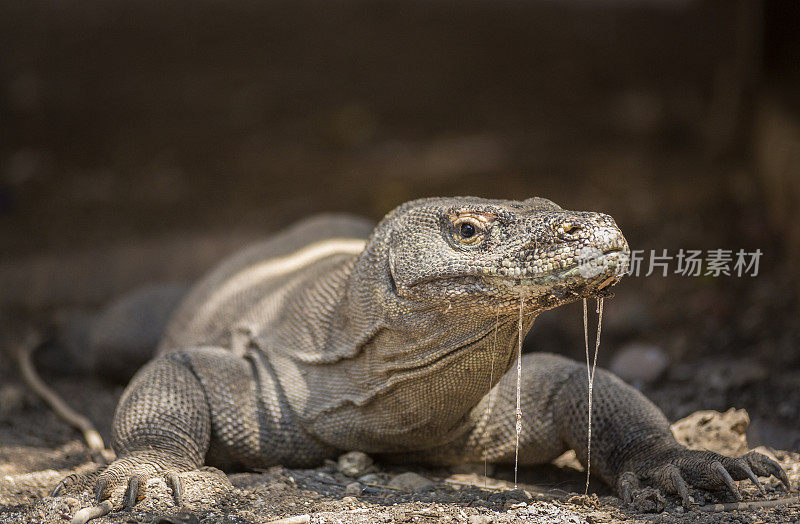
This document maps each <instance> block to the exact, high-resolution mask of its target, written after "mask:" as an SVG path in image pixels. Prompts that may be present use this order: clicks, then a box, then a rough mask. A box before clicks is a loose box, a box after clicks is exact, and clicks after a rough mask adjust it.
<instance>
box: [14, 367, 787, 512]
mask: <svg viewBox="0 0 800 524" xmlns="http://www.w3.org/2000/svg"><path fill="white" fill-rule="evenodd" d="M55 387H56V389H57V390H59V391H60V392H62V393H63V394H65V395H66V396H67V398H69V399H70V402H71V403H72V404H73V405H74V406H75V407H77V408H78V409H80V410H85V411H86V412H87V413H89V414H90V416H92V417H93V418H97V420H98V421H100V422H104V423H103V424H102V425H101V431H102V432H103V433H104V436H105V437H106V438H108V433H107V432H108V421H109V420H110V415H111V412H112V410H113V407H114V403H115V401H116V399H117V397H118V396H119V394H120V393H121V388H119V387H109V385H107V384H103V383H99V382H96V381H91V380H87V381H69V380H63V379H62V380H59V381H57V382H56V383H55ZM0 394H1V395H2V401H3V402H2V406H3V411H2V415H0V443H2V446H0V522H4V523H6V522H7V523H12V522H30V523H36V522H64V521H68V520H69V518H70V517H71V516H72V515H73V514H74V512H75V511H77V509H79V508H80V507H84V506H87V505H89V495H88V494H86V493H84V494H69V495H67V496H61V497H57V498H49V497H47V494H48V492H49V491H50V490H51V489H52V488H53V487H54V486H55V484H57V483H58V482H59V480H61V479H62V478H63V477H65V476H66V475H67V474H69V473H74V472H81V473H86V472H88V471H91V470H93V469H96V467H98V465H97V464H94V463H93V462H92V460H91V458H90V456H89V453H88V451H87V449H86V447H85V446H84V445H83V443H82V442H81V440H80V439H79V438H77V436H76V434H75V433H74V432H73V431H72V430H71V429H70V428H68V427H66V426H65V424H64V423H63V422H61V421H60V420H59V419H57V418H56V417H55V416H54V415H53V414H52V413H51V412H50V411H49V410H47V409H45V408H44V407H43V406H42V405H41V403H40V402H39V401H38V400H37V399H36V398H34V397H32V396H31V394H30V393H28V392H27V391H25V389H24V387H22V386H21V385H20V384H19V383H18V382H15V381H11V382H6V383H5V385H4V386H3V387H2V390H0ZM774 455H775V456H776V458H778V459H779V461H780V462H781V464H782V465H783V467H784V468H785V469H786V471H787V472H788V473H789V477H790V479H791V483H792V485H793V486H794V488H795V489H794V496H795V497H796V496H797V486H798V483H800V454H798V453H790V452H781V451H774ZM340 470H341V468H340V467H339V466H338V465H337V463H336V462H334V461H330V462H329V463H327V464H325V465H322V466H321V467H318V468H315V469H308V470H297V469H286V468H283V467H275V468H271V469H270V470H268V471H260V472H249V473H233V474H230V475H229V479H230V483H231V485H232V486H225V485H222V484H221V483H219V482H218V481H216V480H215V479H214V478H213V477H209V479H206V480H204V478H200V480H199V481H198V482H197V483H193V484H190V486H191V487H190V488H188V489H187V493H186V494H185V501H184V506H183V507H181V508H176V507H175V506H174V504H173V502H172V498H171V496H170V492H169V489H168V488H167V486H166V484H165V483H164V482H163V481H162V480H161V479H157V480H154V481H151V482H150V483H149V484H148V486H147V488H148V496H147V497H146V499H145V500H144V501H142V502H141V503H140V504H139V505H138V506H137V508H136V510H135V511H133V512H131V513H112V514H110V515H108V516H106V517H103V518H100V519H98V520H97V521H96V522H98V523H112V522H113V523H123V522H124V523H129V522H164V523H177V522H186V523H190V522H209V523H210V522H225V523H265V522H271V521H273V520H275V519H281V518H290V517H294V518H295V519H296V520H287V521H286V522H342V523H356V522H439V521H440V522H468V523H470V524H475V523H489V522H524V521H528V522H559V523H560V522H563V523H584V522H586V523H604V522H620V521H628V522H658V523H681V522H707V523H712V522H713V523H718V522H743V523H744V522H747V523H756V522H795V521H798V520H800V500H798V499H795V501H794V504H788V505H781V506H777V507H773V508H757V509H745V510H739V511H735V512H721V513H703V512H700V511H690V512H688V513H687V512H686V511H684V509H683V508H682V507H681V506H680V505H679V504H678V503H677V500H676V499H675V498H672V497H667V498H666V499H661V500H660V501H659V497H657V496H653V497H652V498H651V499H649V500H648V502H650V503H651V504H652V506H651V507H650V508H644V509H649V510H650V512H643V511H637V510H635V509H632V508H627V507H625V506H624V505H622V504H621V503H620V500H619V499H617V498H616V497H614V496H611V495H610V493H609V490H608V488H606V487H604V486H602V485H601V484H600V483H595V482H593V484H592V486H591V495H590V496H589V497H586V496H583V495H582V487H583V481H584V477H583V473H582V472H579V471H577V470H575V469H572V468H571V467H569V466H564V467H558V466H542V467H537V468H525V469H524V470H523V471H522V472H521V475H520V482H519V485H518V489H513V468H512V467H511V466H498V467H493V466H491V465H490V466H489V470H488V472H489V473H490V477H489V478H486V477H484V476H483V473H484V466H483V465H480V464H479V465H474V466H471V467H464V468H459V469H455V470H444V469H426V468H423V467H414V466H410V465H409V466H402V467H400V466H389V465H382V464H377V465H372V466H369V467H367V468H364V470H363V471H360V472H358V473H357V475H358V479H356V478H353V477H351V476H347V475H345V474H344V473H343V472H342V471H340ZM407 472H413V473H416V474H417V475H419V476H420V477H422V478H419V477H414V476H412V478H411V481H410V482H406V483H405V484H403V483H402V482H401V481H398V480H396V479H398V475H400V474H401V473H407ZM348 473H350V474H351V475H352V472H348ZM192 476H193V475H192V474H184V478H187V477H192ZM407 476H408V475H405V476H404V477H407ZM404 477H400V479H402V478H404ZM194 479H195V480H197V476H196V475H195V476H194ZM397 482H401V483H400V484H397ZM352 483H357V487H352V486H348V485H349V484H352ZM392 486H394V487H392ZM398 486H399V487H398ZM765 487H766V489H767V498H769V499H775V498H780V497H785V496H786V495H787V494H786V493H785V492H784V491H783V490H782V489H780V488H778V487H777V482H776V481H774V479H772V480H770V481H768V482H765ZM403 488H405V489H403ZM740 489H741V491H742V494H743V498H744V500H745V501H747V500H761V497H760V496H759V495H758V494H757V492H756V490H755V488H754V487H753V486H751V485H750V483H749V482H744V481H743V482H741V483H740ZM351 490H354V491H351ZM693 494H694V496H695V497H696V500H697V502H702V503H705V504H708V503H717V502H729V500H727V499H726V498H725V496H724V495H714V494H707V493H706V494H701V493H700V492H693ZM640 503H641V501H640Z"/></svg>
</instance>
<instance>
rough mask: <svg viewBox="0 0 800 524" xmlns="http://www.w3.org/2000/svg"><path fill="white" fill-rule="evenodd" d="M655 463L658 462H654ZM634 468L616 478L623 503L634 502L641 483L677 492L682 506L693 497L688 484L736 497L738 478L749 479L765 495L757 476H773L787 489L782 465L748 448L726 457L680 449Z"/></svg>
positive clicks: (690, 501) (673, 492)
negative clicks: (747, 450) (735, 456)
mask: <svg viewBox="0 0 800 524" xmlns="http://www.w3.org/2000/svg"><path fill="white" fill-rule="evenodd" d="M654 462H656V463H657V465H653V463H654ZM636 469H637V470H636V471H626V472H624V473H622V474H621V475H620V476H619V477H618V478H617V492H618V493H619V495H620V497H621V498H622V500H623V501H624V502H625V503H630V502H632V501H633V498H634V494H635V493H636V491H637V490H639V489H640V486H641V482H646V483H649V484H652V485H653V486H655V487H657V488H660V489H661V490H663V491H665V492H667V493H670V494H673V495H678V496H679V497H680V498H681V502H682V504H683V506H684V507H685V508H687V509H688V508H689V507H690V506H691V503H692V499H691V497H690V496H689V487H690V486H691V487H693V488H696V489H704V490H712V491H718V490H726V491H727V492H729V493H730V494H731V496H732V497H733V498H734V499H735V500H736V501H739V500H741V498H742V497H741V494H740V493H739V489H738V487H737V486H736V482H735V481H737V480H745V479H749V480H750V481H751V482H752V483H753V485H755V486H756V488H758V491H759V492H760V493H761V494H762V495H766V492H765V491H764V487H763V486H762V485H761V482H760V481H759V480H758V477H769V476H773V477H775V478H777V479H778V480H780V481H781V483H783V485H784V486H785V487H786V489H787V490H788V489H790V488H789V478H788V477H787V476H786V472H785V471H783V468H781V466H780V465H779V464H778V463H777V462H775V461H774V460H772V459H770V458H769V457H767V456H765V455H762V454H761V453H757V452H755V451H751V452H749V453H747V454H746V455H743V456H741V457H738V458H732V457H725V456H723V455H719V454H717V453H714V452H711V451H692V450H682V452H679V453H677V454H670V456H668V458H666V459H664V460H657V461H646V463H645V464H642V465H641V466H640V467H639V468H636Z"/></svg>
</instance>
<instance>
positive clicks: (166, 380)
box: [54, 347, 335, 515]
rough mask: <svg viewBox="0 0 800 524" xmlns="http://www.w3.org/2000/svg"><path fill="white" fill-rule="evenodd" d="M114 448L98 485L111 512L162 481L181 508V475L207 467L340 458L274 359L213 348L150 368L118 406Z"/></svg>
mask: <svg viewBox="0 0 800 524" xmlns="http://www.w3.org/2000/svg"><path fill="white" fill-rule="evenodd" d="M112 446H113V448H114V450H115V451H116V452H117V456H118V458H117V460H115V461H114V462H113V463H112V464H111V465H109V466H108V468H106V470H105V471H103V472H102V473H101V474H100V475H99V477H97V479H96V481H95V482H94V485H95V494H96V498H97V503H98V507H97V508H101V507H102V509H103V510H104V511H108V510H110V509H111V508H112V507H120V506H122V508H123V509H131V508H132V507H133V506H134V504H136V502H137V501H138V500H139V499H141V498H142V497H143V496H144V487H145V485H146V483H147V481H148V480H149V479H150V478H153V477H156V476H163V477H164V478H165V480H166V481H167V483H168V485H170V487H171V488H172V490H173V494H174V495H175V498H176V503H180V493H181V492H182V486H181V484H180V479H179V477H178V473H182V472H186V471H192V470H196V469H199V468H201V467H202V466H203V464H205V463H211V464H215V465H220V466H226V465H237V466H239V467H248V468H254V467H267V466H271V465H275V464H286V465H290V466H291V465H300V466H302V465H309V464H312V463H315V462H318V461H321V460H322V459H323V458H325V457H327V456H335V450H333V449H332V448H330V447H329V446H326V445H324V444H322V443H320V442H319V441H318V440H316V439H315V438H313V437H312V436H310V435H308V434H307V433H306V432H305V431H303V430H302V428H301V427H300V426H299V424H298V423H297V421H296V420H295V418H294V416H293V413H292V410H291V409H290V408H289V407H288V404H287V403H286V401H285V399H284V398H283V395H282V393H281V388H280V387H279V385H278V384H277V382H276V381H275V380H274V375H273V374H272V372H271V369H270V367H269V364H268V362H266V359H264V358H263V357H261V356H260V355H258V354H257V353H253V354H252V355H250V357H249V358H241V357H237V356H235V355H233V354H232V353H230V352H229V351H227V350H224V349H221V348H213V347H207V348H199V349H193V350H189V351H183V352H179V353H172V354H167V355H163V356H160V357H158V358H156V359H155V360H153V361H152V362H150V363H149V364H148V365H146V366H145V367H144V368H142V369H141V370H140V371H139V373H137V375H136V376H135V377H134V379H133V380H132V382H131V384H130V385H129V386H128V388H127V389H126V390H125V393H124V394H123V396H122V398H121V399H120V403H119V405H118V406H117V412H116V414H115V415H114V428H113V435H112ZM217 475H221V473H217ZM223 480H225V479H223ZM62 487H63V486H61V485H59V487H57V488H56V490H55V492H54V495H57V494H58V493H59V492H60V491H62V489H61V488H62ZM97 508H93V509H92V511H94V513H97V512H98V511H99V509H97ZM82 511H84V510H82ZM89 513H91V512H87V515H88V514H89Z"/></svg>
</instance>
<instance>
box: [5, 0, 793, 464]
mask: <svg viewBox="0 0 800 524" xmlns="http://www.w3.org/2000/svg"><path fill="white" fill-rule="evenodd" d="M798 31H800V4H798V3H797V2H794V1H791V0H785V1H766V2H756V1H745V0H742V1H739V0H737V1H719V2H700V1H689V0H687V1H678V0H652V1H645V2H625V1H599V0H598V1H563V2H555V1H529V2H522V1H511V0H509V1H490V0H462V1H459V2H449V1H433V0H428V1H425V0H419V1H392V0H371V1H365V0H359V1H348V2H328V1H306V0H303V1H292V2H283V1H273V2H260V1H259V2H257V1H245V0H233V1H228V2H212V1H194V0H193V1H183V0H179V1H174V2H168V3H166V2H164V3H162V2H158V1H134V0H128V1H120V0H82V1H79V2H67V3H64V2H60V1H38V0H33V1H30V0H28V1H25V2H13V1H3V2H0V308H2V309H3V310H6V311H13V312H14V313H15V314H17V313H19V312H25V313H26V314H32V315H42V314H50V313H52V312H58V311H62V310H64V309H65V308H73V309H74V308H86V309H91V308H96V307H99V306H100V305H102V304H104V303H106V302H107V301H109V300H110V299H112V298H113V297H116V296H118V295H120V294H121V293H124V292H126V291H129V290H131V289H135V288H136V287H137V286H140V285H142V284H146V283H150V282H158V281H172V280H181V281H190V280H192V279H194V278H197V277H198V276H199V275H200V274H202V272H203V271H205V270H206V269H208V267H210V266H211V265H212V264H213V263H214V262H216V261H217V260H219V259H220V258H222V257H224V256H225V255H226V254H227V253H230V252H231V251H232V250H233V249H235V248H236V247H238V246H241V245H243V244H244V243H246V242H247V241H249V240H252V239H254V238H258V237H261V236H263V235H265V234H267V233H269V232H272V231H275V230H276V229H278V228H280V227H282V226H285V225H287V224H289V223H291V222H292V221H294V220H297V219H299V218H302V217H305V216H308V215H310V214H313V213H319V212H327V211H347V212H354V213H359V214H363V215H366V216H369V217H371V218H373V219H379V218H380V217H381V216H382V215H383V214H385V213H386V212H388V211H389V210H390V209H391V208H392V207H394V206H395V205H397V204H399V203H401V202H403V201H406V200H409V199H412V198H417V197H422V196H430V195H454V194H462V195H463V194H474V195H479V196H486V197H498V198H514V199H523V198H527V197H530V196H534V195H538V196H544V197H547V198H550V199H552V200H554V201H556V202H557V203H559V204H561V205H562V206H564V207H565V208H569V209H582V210H598V211H604V212H607V213H610V214H611V215H612V216H614V217H615V219H616V220H617V222H618V224H619V225H620V227H621V228H622V230H623V231H624V232H625V233H626V236H627V237H628V240H629V242H630V244H631V246H632V248H634V249H644V250H650V249H656V250H658V251H659V252H660V251H661V250H662V249H667V250H668V252H669V253H671V254H674V253H676V252H677V251H678V250H679V249H681V248H683V249H702V250H708V249H718V248H724V249H734V250H738V249H740V248H742V249H745V250H746V251H753V250H755V249H761V250H762V251H763V253H764V255H763V257H762V259H761V268H760V272H759V274H758V276H757V277H755V278H751V277H742V278H737V277H720V278H711V277H697V278H691V277H681V276H675V275H673V276H670V277H667V278H664V277H661V276H651V277H648V278H644V277H641V276H640V277H638V278H637V277H631V278H628V279H626V280H624V281H623V282H622V283H621V284H620V285H619V286H618V292H617V297H616V298H615V299H614V300H612V301H610V302H608V303H607V309H606V323H605V325H604V331H603V333H604V335H603V343H602V344H601V363H603V364H608V363H609V362H610V359H611V357H612V356H613V355H614V354H615V352H616V351H617V350H618V349H619V348H620V347H624V346H626V345H629V344H631V343H637V344H648V345H652V346H655V347H656V348H657V349H658V350H659V351H661V352H662V354H663V355H665V356H666V357H667V358H668V361H669V366H668V369H667V371H666V373H665V375H664V376H663V377H662V378H661V379H660V380H658V381H656V382H654V383H651V384H649V385H644V386H643V387H644V388H645V390H646V392H647V393H648V394H649V395H650V396H651V397H652V398H653V399H654V400H655V401H656V402H657V403H658V404H659V405H660V406H661V407H662V408H663V409H665V410H666V412H667V414H668V415H669V416H670V418H673V419H674V418H677V417H680V416H684V415H686V414H687V413H689V412H691V411H693V410H694V409H699V408H701V407H705V408H713V409H727V408H728V407H731V406H736V407H745V408H747V409H748V410H749V411H750V414H751V416H752V417H753V419H754V424H753V429H754V431H755V433H753V435H752V438H751V443H753V444H758V443H762V442H764V443H768V444H772V445H775V446H777V447H783V448H790V449H800V422H799V421H800V414H799V413H798V408H797V406H798V405H800V312H799V311H798V297H799V296H800V284H798V282H799V280H800V278H799V277H798V275H800V270H798V269H797V268H798V267H799V266H798V265H799V264H800V213H799V212H798V204H797V202H798V198H800V174H798V168H799V166H800V104H798V102H800V67H798V64H800V46H799V45H798V44H799V42H800V40H798V36H797V35H798V34H800V32H798ZM672 267H674V265H673V266H672ZM582 341H583V334H582V321H581V312H580V306H579V305H572V306H568V307H565V308H563V309H562V310H559V311H556V312H552V313H548V314H546V315H543V317H542V318H541V319H540V320H539V321H538V324H537V326H535V327H534V330H533V332H532V334H531V336H530V337H529V338H528V340H527V348H528V349H537V350H540V349H541V350H553V351H560V352H562V353H566V354H569V355H572V356H575V357H576V358H582V354H583V343H582Z"/></svg>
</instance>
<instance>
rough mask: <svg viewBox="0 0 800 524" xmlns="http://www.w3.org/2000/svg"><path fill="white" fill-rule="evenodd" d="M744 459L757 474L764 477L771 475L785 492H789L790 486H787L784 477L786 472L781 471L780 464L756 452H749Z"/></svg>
mask: <svg viewBox="0 0 800 524" xmlns="http://www.w3.org/2000/svg"><path fill="white" fill-rule="evenodd" d="M744 458H745V459H746V460H747V462H748V463H749V464H750V466H751V467H752V468H753V469H755V470H756V473H757V474H759V475H764V476H769V475H772V476H773V477H775V478H776V479H778V480H780V481H781V483H782V484H783V486H784V487H785V488H786V490H787V491H789V490H791V486H790V485H789V477H788V476H787V475H786V472H785V471H784V470H783V468H782V467H781V465H780V464H778V463H777V462H775V461H774V460H772V459H771V458H769V457H767V456H766V455H762V454H761V453H758V452H756V451H751V452H750V453H748V454H747V455H745V456H744Z"/></svg>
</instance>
